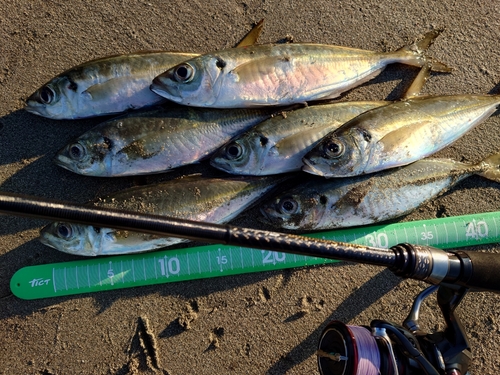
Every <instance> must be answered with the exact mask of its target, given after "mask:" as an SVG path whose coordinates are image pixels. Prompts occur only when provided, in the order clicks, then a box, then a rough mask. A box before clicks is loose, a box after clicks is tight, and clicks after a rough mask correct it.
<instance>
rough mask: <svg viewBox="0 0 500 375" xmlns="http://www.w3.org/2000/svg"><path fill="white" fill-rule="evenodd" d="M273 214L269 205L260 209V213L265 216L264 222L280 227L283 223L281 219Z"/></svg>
mask: <svg viewBox="0 0 500 375" xmlns="http://www.w3.org/2000/svg"><path fill="white" fill-rule="evenodd" d="M273 212H274V210H273V208H272V207H270V206H269V205H267V204H264V205H262V207H260V213H261V214H262V216H264V218H263V220H264V221H266V222H267V223H268V224H272V225H277V226H279V225H280V223H281V218H280V217H276V216H275V215H273Z"/></svg>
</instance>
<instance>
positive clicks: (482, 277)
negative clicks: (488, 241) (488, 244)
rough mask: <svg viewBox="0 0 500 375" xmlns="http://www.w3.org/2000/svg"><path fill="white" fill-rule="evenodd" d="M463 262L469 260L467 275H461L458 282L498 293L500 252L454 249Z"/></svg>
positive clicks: (499, 285) (499, 290)
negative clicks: (469, 265)
mask: <svg viewBox="0 0 500 375" xmlns="http://www.w3.org/2000/svg"><path fill="white" fill-rule="evenodd" d="M454 253H455V254H456V255H457V256H458V257H459V258H460V259H461V260H462V263H463V264H467V263H468V262H469V261H470V264H471V270H470V273H469V275H463V276H462V277H461V278H460V280H458V283H459V284H462V285H464V286H466V287H468V288H472V289H477V290H488V291H491V292H495V293H500V254H498V253H485V252H479V251H468V252H465V251H455V252H454Z"/></svg>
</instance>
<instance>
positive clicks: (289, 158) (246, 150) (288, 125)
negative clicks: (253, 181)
mask: <svg viewBox="0 0 500 375" xmlns="http://www.w3.org/2000/svg"><path fill="white" fill-rule="evenodd" d="M389 103H390V102H384V101H378V102H369V101H366V102H341V103H333V104H321V105H316V106H310V107H305V108H301V109H297V110H294V111H290V112H284V114H283V115H277V116H274V117H272V118H270V119H268V120H265V121H263V122H262V123H260V124H258V125H257V126H256V127H254V128H252V129H250V130H249V131H247V132H246V133H244V134H241V135H239V136H237V137H236V138H235V139H233V140H232V141H231V142H229V143H228V144H226V145H225V146H224V147H222V148H221V149H220V150H219V151H217V152H216V153H215V154H214V155H213V156H212V158H211V164H212V166H214V167H216V168H219V169H221V170H224V171H226V172H229V173H233V174H244V175H270V174H277V173H286V172H291V171H298V170H300V168H301V167H302V157H303V156H304V155H305V154H306V153H307V152H308V151H309V150H310V149H312V147H313V146H314V145H315V144H316V143H317V142H319V140H320V139H321V138H322V137H323V136H325V135H326V134H328V133H330V132H331V131H332V130H334V129H337V128H338V127H340V126H341V125H342V124H344V123H345V122H347V121H349V120H350V119H352V118H354V117H356V116H357V115H359V114H360V113H363V112H365V111H368V110H370V109H372V108H376V107H379V106H382V105H387V104H389Z"/></svg>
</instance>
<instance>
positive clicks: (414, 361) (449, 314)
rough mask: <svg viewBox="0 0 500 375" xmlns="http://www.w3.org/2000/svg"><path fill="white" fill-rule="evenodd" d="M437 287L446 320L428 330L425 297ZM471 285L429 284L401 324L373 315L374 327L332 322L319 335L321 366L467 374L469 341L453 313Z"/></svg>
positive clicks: (366, 373) (355, 372) (373, 372)
mask: <svg viewBox="0 0 500 375" xmlns="http://www.w3.org/2000/svg"><path fill="white" fill-rule="evenodd" d="M436 290H437V300H438V305H439V307H440V309H441V312H442V314H443V317H444V319H445V322H446V328H445V329H444V331H442V332H436V333H426V332H423V331H422V330H420V327H419V324H418V318H419V312H420V307H421V305H422V302H423V301H424V300H425V298H427V297H428V296H429V295H430V294H432V293H433V292H434V291H436ZM467 290H468V289H467V288H465V287H463V286H458V285H451V284H441V285H439V286H437V285H433V286H430V287H429V288H427V289H425V290H424V291H423V292H422V293H420V294H419V295H418V296H417V298H416V299H415V301H414V303H413V306H412V308H411V311H410V314H409V315H408V317H407V318H406V319H405V321H404V322H403V325H402V326H401V325H398V324H395V323H392V322H389V321H385V320H373V321H372V322H371V324H370V326H351V325H346V324H344V323H342V322H340V321H332V322H330V323H329V324H328V325H327V326H326V327H325V329H324V330H323V332H322V334H321V338H320V341H319V346H318V352H317V355H318V367H319V371H320V373H321V374H322V375H337V374H338V375H377V374H383V375H414V374H415V375H416V374H426V375H466V374H468V368H469V365H470V362H471V359H472V354H471V351H470V347H469V343H468V340H467V337H466V334H465V332H464V329H463V327H462V324H461V323H460V321H459V319H458V318H457V316H456V315H455V313H454V311H455V308H456V307H457V306H458V304H459V303H460V301H461V300H462V298H463V296H464V295H465V293H466V292H467Z"/></svg>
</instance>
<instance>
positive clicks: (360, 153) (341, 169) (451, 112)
mask: <svg viewBox="0 0 500 375" xmlns="http://www.w3.org/2000/svg"><path fill="white" fill-rule="evenodd" d="M499 104H500V96H495V95H449V96H431V97H417V98H410V99H406V100H403V101H400V102H394V103H391V104H389V105H387V106H384V107H380V108H375V109H373V110H370V111H367V112H365V113H363V114H360V115H359V116H358V117H356V118H354V119H352V120H351V121H349V122H348V123H346V124H344V126H342V128H340V129H338V130H336V131H333V132H331V133H330V134H328V135H326V136H325V137H324V138H323V140H322V141H321V142H320V143H318V144H317V145H316V146H315V148H314V149H312V150H311V151H310V152H309V153H308V154H307V155H306V156H305V157H304V159H303V161H304V164H305V166H304V168H303V170H304V171H306V172H308V173H312V174H317V175H321V176H324V177H347V176H356V175H361V174H367V173H373V172H377V171H381V170H384V169H387V168H393V167H397V166H402V165H406V164H409V163H412V162H414V161H416V160H419V159H422V158H424V157H426V156H429V155H431V154H433V153H435V152H437V151H439V150H441V149H443V148H444V147H446V146H448V145H449V144H451V143H453V142H454V141H456V140H457V139H458V138H460V137H461V136H463V135H464V134H465V133H467V132H468V131H470V130H471V129H472V128H474V127H475V126H476V125H478V124H480V123H481V122H483V121H485V120H486V119H487V118H488V117H489V116H491V115H492V114H493V113H494V112H495V111H496V109H497V107H498V105H499Z"/></svg>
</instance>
